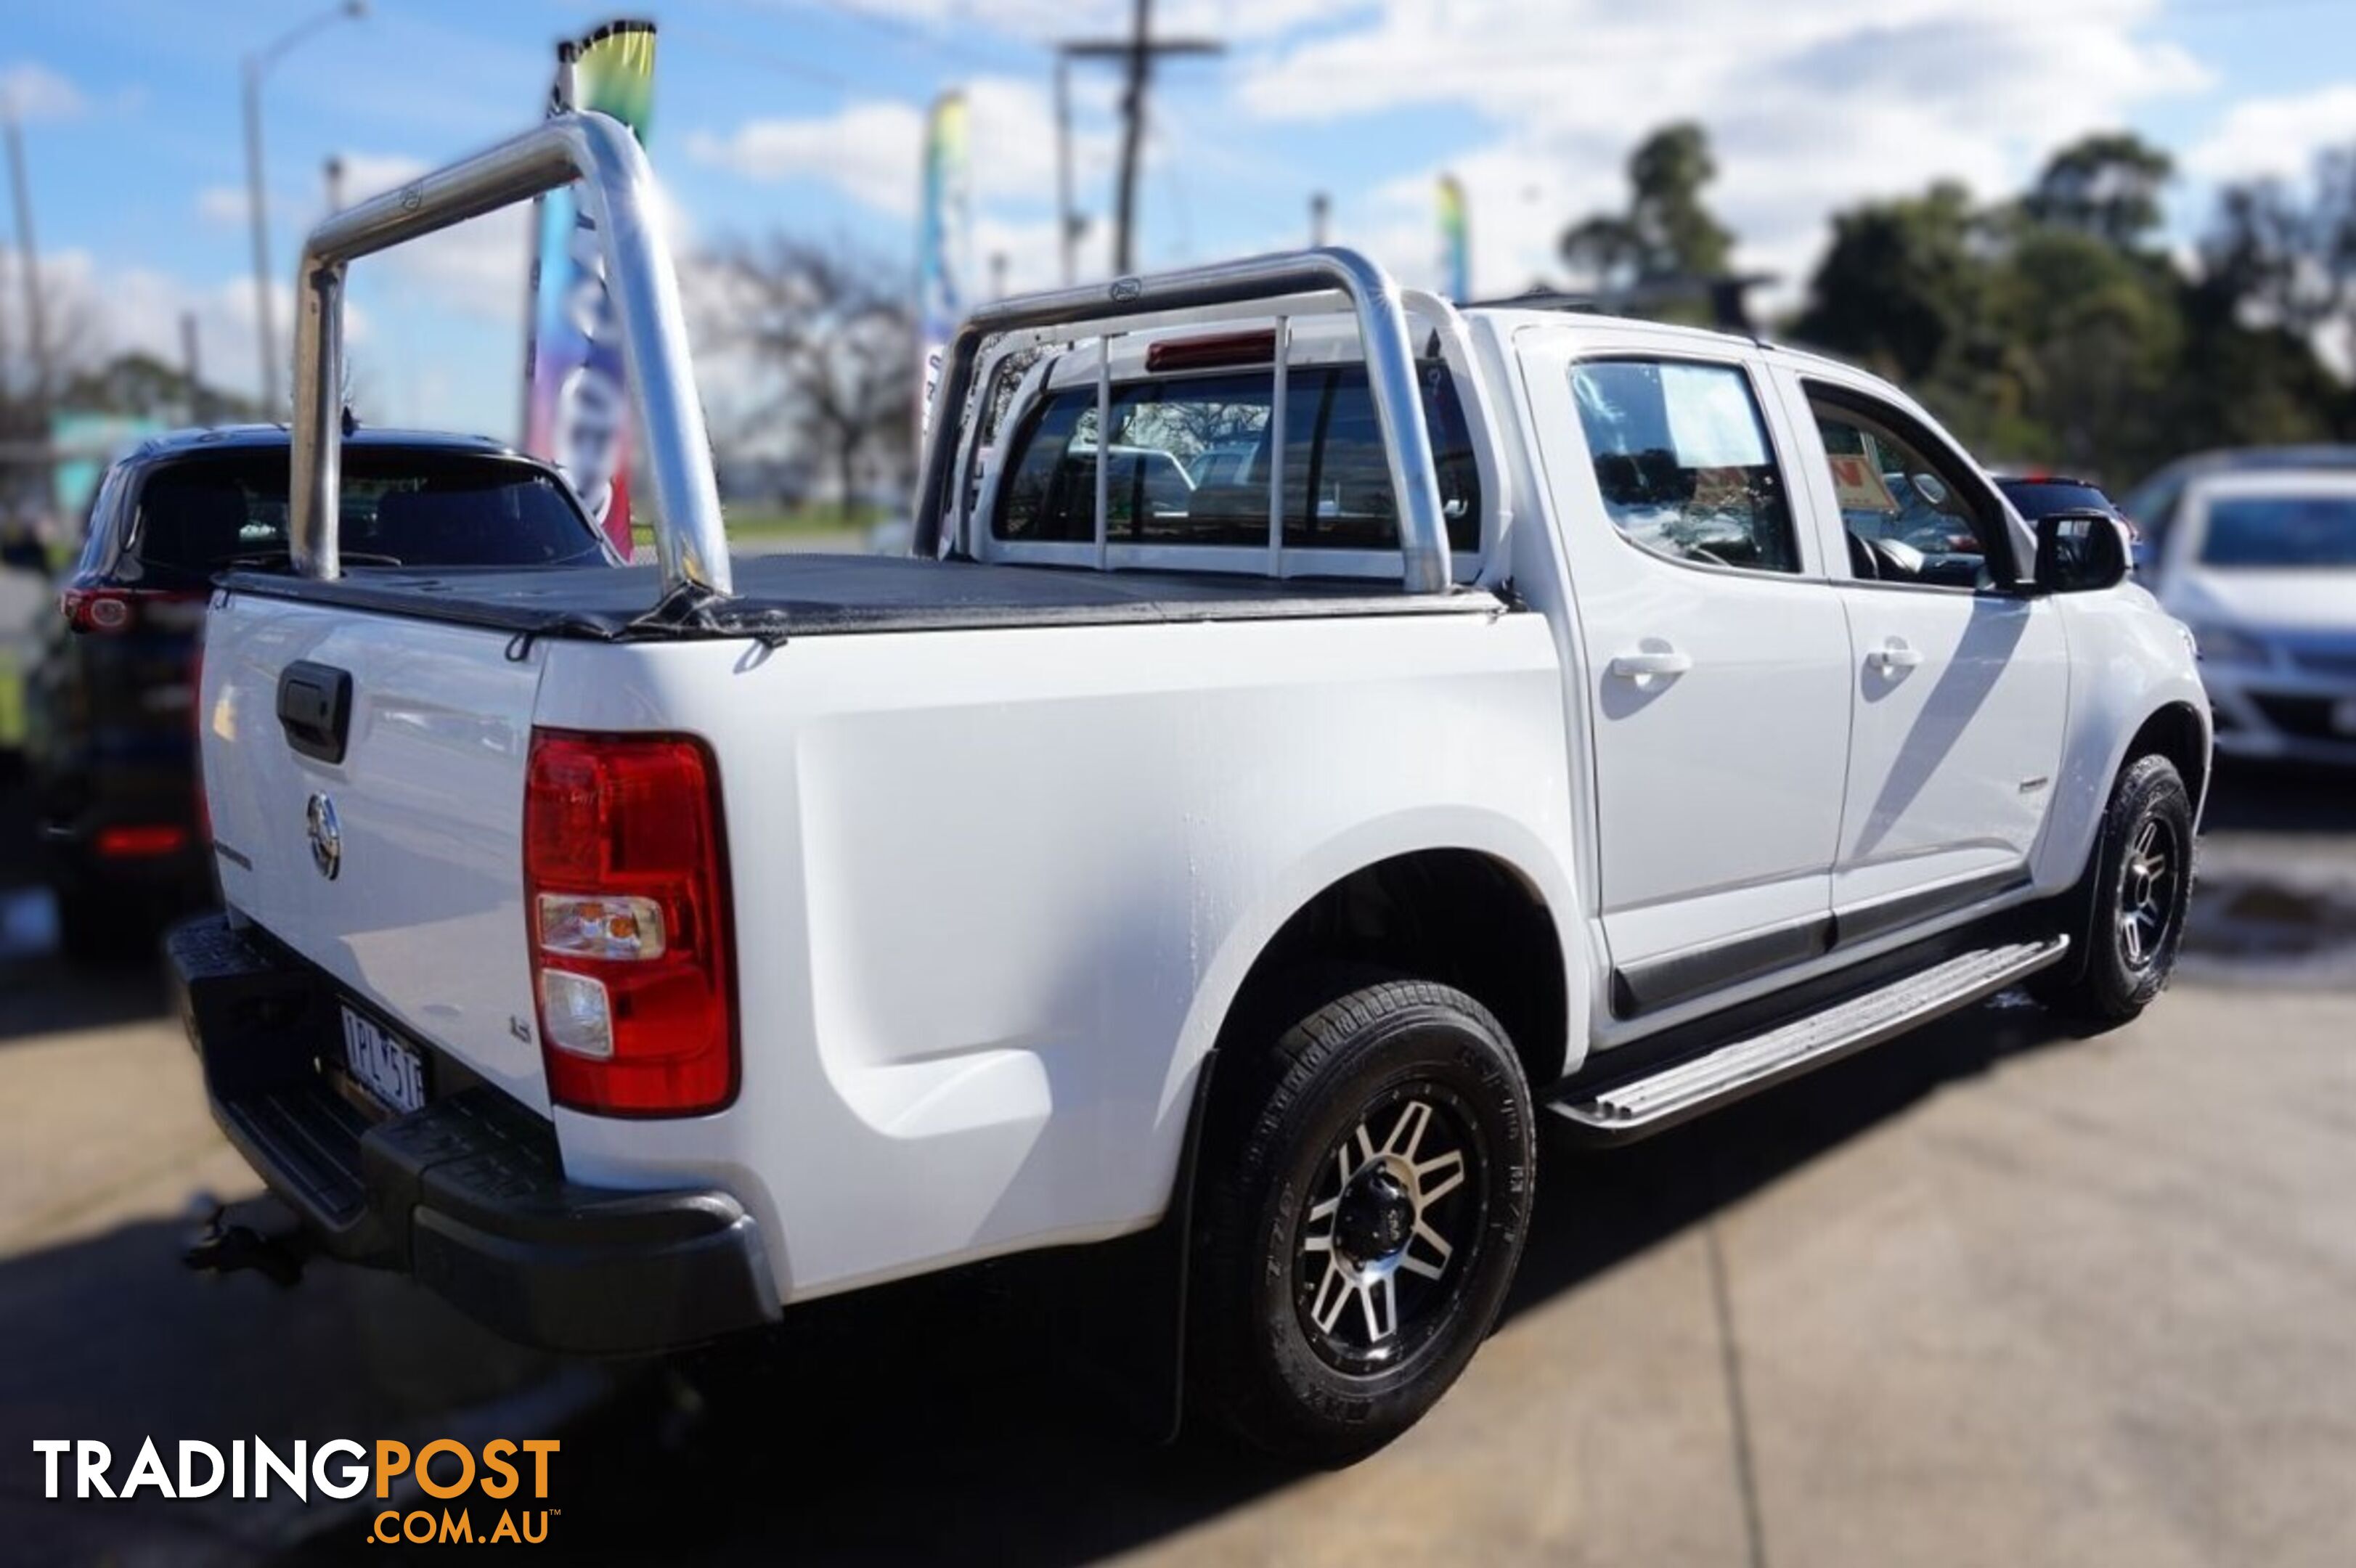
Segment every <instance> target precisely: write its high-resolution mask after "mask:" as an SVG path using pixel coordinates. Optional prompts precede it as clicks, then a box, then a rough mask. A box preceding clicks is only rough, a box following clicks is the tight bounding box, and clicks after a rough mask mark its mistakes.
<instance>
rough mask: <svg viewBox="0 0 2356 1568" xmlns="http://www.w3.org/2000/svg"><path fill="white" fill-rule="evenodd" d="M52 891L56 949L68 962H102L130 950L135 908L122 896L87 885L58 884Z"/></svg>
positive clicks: (135, 916) (133, 931) (136, 919)
mask: <svg viewBox="0 0 2356 1568" xmlns="http://www.w3.org/2000/svg"><path fill="white" fill-rule="evenodd" d="M55 891H56V898H57V908H58V950H59V952H60V953H62V954H64V955H65V956H66V959H67V961H68V962H69V963H73V964H97V963H102V962H104V961H106V960H108V959H112V958H120V957H122V956H123V955H124V954H126V953H128V952H130V951H131V950H132V949H133V947H134V944H135V943H136V940H137V939H136V936H135V934H134V933H136V931H137V929H138V918H139V912H138V911H136V910H135V909H133V908H131V907H130V906H129V905H127V904H126V903H125V902H124V901H123V900H121V899H116V898H110V897H108V896H106V895H105V894H103V893H99V892H94V891H91V890H90V889H88V888H78V887H60V888H58V889H57V890H55Z"/></svg>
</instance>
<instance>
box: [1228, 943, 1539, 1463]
mask: <svg viewBox="0 0 2356 1568" xmlns="http://www.w3.org/2000/svg"><path fill="white" fill-rule="evenodd" d="M1329 994H1330V993H1329ZM1237 1055H1238V1056H1241V1055H1242V1053H1237ZM1220 1070H1221V1072H1223V1073H1225V1072H1231V1071H1232V1072H1234V1078H1233V1079H1232V1080H1231V1081H1230V1083H1228V1084H1227V1085H1226V1088H1225V1090H1224V1091H1222V1090H1221V1089H1220V1088H1219V1087H1218V1086H1217V1085H1215V1089H1214V1092H1215V1095H1216V1099H1215V1104H1214V1117H1215V1119H1214V1121H1213V1123H1212V1125H1211V1127H1210V1129H1209V1132H1210V1137H1209V1141H1208V1143H1207V1145H1206V1147H1205V1164H1204V1170H1205V1186H1204V1190H1203V1204H1202V1208H1201V1210H1200V1211H1199V1212H1200V1217H1201V1226H1200V1229H1199V1232H1198V1234H1197V1237H1196V1249H1197V1251H1196V1267H1197V1273H1196V1279H1197V1289H1196V1290H1195V1292H1194V1300H1193V1303H1192V1306H1193V1317H1194V1336H1193V1342H1194V1347H1195V1349H1194V1359H1193V1364H1192V1371H1191V1373H1190V1377H1189V1384H1190V1389H1191V1391H1192V1393H1193V1396H1194V1400H1195V1402H1196V1403H1198V1405H1200V1406H1203V1407H1206V1413H1210V1414H1212V1415H1214V1416H1215V1418H1216V1419H1218V1420H1219V1421H1220V1422H1222V1423H1223V1424H1225V1425H1226V1427H1227V1428H1228V1429H1229V1430H1230V1431H1231V1432H1233V1433H1235V1434H1236V1435H1238V1436H1240V1437H1241V1438H1243V1439H1244V1440H1245V1441H1246V1442H1248V1443H1249V1444H1251V1445H1254V1446H1256V1447H1258V1448H1262V1449H1265V1450H1268V1451H1270V1452H1273V1453H1278V1454H1281V1455H1285V1456H1290V1457H1296V1458H1304V1459H1310V1460H1313V1461H1318V1462H1322V1463H1329V1464H1331V1463H1340V1462H1343V1461H1344V1460H1347V1459H1351V1458H1354V1457H1356V1456H1359V1455H1362V1454H1365V1453H1367V1452H1370V1451H1371V1450H1373V1449H1375V1448H1377V1447H1380V1446H1381V1445H1383V1444H1385V1443H1387V1442H1389V1441H1390V1440H1391V1439H1392V1438H1393V1437H1396V1436H1397V1435H1398V1434H1400V1433H1401V1432H1404V1431H1406V1430H1407V1428H1408V1427H1409V1426H1410V1425H1412V1424H1414V1423H1415V1422H1416V1421H1417V1420H1418V1419H1419V1417H1420V1416H1421V1415H1422V1414H1423V1413H1424V1412H1425V1411H1427V1410H1429V1409H1430V1407H1431V1405H1432V1404H1433V1403H1435V1402H1436V1401H1437V1400H1438V1399H1439V1398H1440V1395H1441V1394H1443V1393H1445V1392H1447V1391H1448V1388H1449V1386H1450V1385H1451V1383H1453V1382H1454V1381H1456V1377H1457V1374H1458V1373H1460V1372H1462V1371H1463V1370H1464V1366H1465V1363H1466V1362H1467V1361H1469V1360H1472V1352H1473V1351H1474V1350H1475V1349H1478V1348H1479V1346H1480V1343H1481V1340H1482V1339H1483V1337H1484V1336H1485V1335H1486V1334H1487V1333H1488V1331H1489V1328H1490V1326H1491V1325H1492V1324H1493V1323H1494V1321H1495V1320H1496V1316H1497V1309H1498V1307H1499V1306H1500V1304H1501V1303H1502V1302H1503V1301H1504V1299H1505V1289H1506V1287H1507V1285H1510V1284H1511V1283H1512V1281H1513V1276H1514V1268H1515V1264H1516V1263H1517V1262H1518V1261H1519V1259H1520V1256H1521V1250H1522V1242H1523V1238H1524V1235H1525V1233H1526V1231H1527V1228H1528V1219H1529V1205H1530V1192H1531V1185H1532V1181H1531V1177H1532V1170H1533V1167H1534V1164H1535V1152H1534V1147H1533V1141H1532V1140H1533V1135H1532V1129H1531V1113H1530V1096H1529V1088H1528V1085H1527V1083H1526V1082H1525V1081H1524V1077H1523V1073H1522V1069H1521V1063H1520V1061H1519V1060H1518V1059H1517V1058H1516V1057H1515V1054H1514V1051H1513V1048H1512V1045H1511V1044H1510V1043H1509V1042H1508V1041H1507V1040H1506V1038H1505V1031H1504V1030H1503V1029H1501V1028H1499V1027H1498V1024H1497V1021H1496V1019H1494V1018H1492V1017H1491V1016H1490V1014H1489V1012H1488V1009H1486V1008H1483V1007H1482V1006H1481V1004H1480V1003H1478V1002H1476V1001H1474V1000H1473V999H1472V997H1468V996H1466V995H1465V994H1464V993H1462V991H1458V990H1454V989H1452V988H1451V987H1446V986H1440V985H1435V984H1432V983H1430V982H1428V981H1420V980H1386V981H1382V982H1380V983H1377V984H1373V985H1362V986H1360V987H1357V988H1355V989H1353V990H1350V991H1348V992H1347V993H1346V994H1344V995H1342V996H1340V997H1337V998H1336V999H1334V1000H1333V1001H1330V1002H1327V1003H1325V1004H1324V1005H1323V1006H1322V1007H1319V1008H1315V1010H1313V1011H1310V1012H1308V1013H1306V1015H1305V1016H1301V1017H1299V1018H1297V1019H1294V1020H1293V1021H1291V1022H1290V1027H1287V1028H1284V1029H1283V1030H1282V1032H1281V1034H1280V1036H1279V1037H1278V1039H1277V1040H1275V1042H1274V1043H1273V1045H1272V1046H1269V1047H1266V1048H1264V1049H1261V1050H1259V1051H1255V1052H1254V1053H1253V1054H1250V1055H1248V1056H1243V1057H1242V1060H1240V1061H1238V1060H1237V1059H1236V1057H1235V1056H1223V1059H1222V1062H1221V1069H1220Z"/></svg>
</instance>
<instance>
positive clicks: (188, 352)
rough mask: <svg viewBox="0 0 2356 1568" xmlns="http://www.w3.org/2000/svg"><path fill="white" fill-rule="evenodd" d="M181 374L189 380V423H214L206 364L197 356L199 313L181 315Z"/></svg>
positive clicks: (182, 313) (186, 311)
mask: <svg viewBox="0 0 2356 1568" xmlns="http://www.w3.org/2000/svg"><path fill="white" fill-rule="evenodd" d="M180 374H182V375H183V376H186V377H187V379H188V422H189V423H190V424H210V423H212V422H213V418H212V414H213V411H212V400H211V399H210V398H208V397H206V396H205V368H204V362H203V360H201V359H200V358H198V355H197V313H196V312H195V311H192V310H184V311H182V312H181V313H180Z"/></svg>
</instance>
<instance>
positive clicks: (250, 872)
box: [199, 593, 548, 1111]
mask: <svg viewBox="0 0 2356 1568" xmlns="http://www.w3.org/2000/svg"><path fill="white" fill-rule="evenodd" d="M540 674H541V652H540V650H539V649H537V648H534V647H530V646H524V645H519V644H518V643H517V641H516V640H515V639H513V638H512V637H511V636H510V635H509V634H506V633H502V632H498V631H493V630H486V629H483V628H480V627H470V626H460V625H450V624H440V623H435V622H431V621H425V620H420V619H412V618H405V617H393V616H384V615H372V614H368V613H359V612H355V611H353V610H350V609H348V608H339V607H332V606H326V605H318V604H305V603H295V602H294V601H291V600H284V599H273V598H270V597H267V596H265V595H257V594H252V593H236V594H232V595H230V596H229V597H228V598H227V599H226V601H223V602H217V603H216V604H215V607H214V608H213V610H212V612H211V614H210V616H209V620H208V622H207V624H206V645H205V658H204V684H203V689H202V692H201V695H200V698H199V701H200V703H201V709H200V712H201V714H202V723H201V745H202V749H203V763H204V780H205V791H206V796H207V799H208V801H209V804H210V807H211V814H212V832H213V841H214V846H215V859H216V861H217V863H218V865H219V867H220V879H221V891H222V895H223V897H224V898H225V900H226V901H227V902H228V903H229V905H230V908H231V909H234V910H237V911H239V912H242V913H243V914H245V915H247V916H248V917H250V918H251V919H252V920H253V921H254V922H255V923H257V924H259V925H261V926H262V928H263V929H264V930H265V931H267V932H268V933H270V934H271V935H272V936H273V937H275V938H276V939H277V940H278V941H279V942H281V943H283V944H285V945H286V946H288V947H290V948H292V949H294V950H295V952H297V953H299V954H301V955H303V956H304V957H305V958H308V959H309V960H311V961H312V962H313V963H315V964H316V965H319V966H320V967H321V968H322V969H324V970H326V971H327V974H328V975H329V976H333V977H334V979H336V980H337V982H338V983H340V984H341V985H342V986H344V987H348V989H349V990H350V991H351V993H352V994H353V995H354V996H355V997H358V998H359V999H360V1000H362V1001H363V1002H365V1003H367V1004H369V1005H370V1006H372V1007H373V1008H375V1009H376V1010H377V1011H378V1012H380V1013H381V1014H383V1015H385V1017H386V1018H387V1019H390V1020H391V1021H392V1022H393V1023H395V1024H397V1025H399V1026H400V1027H401V1028H402V1029H406V1030H407V1031H409V1033H410V1034H411V1035H412V1036H413V1037H414V1039H416V1040H418V1041H419V1042H421V1043H423V1044H426V1045H429V1046H433V1047H436V1048H438V1049H440V1050H441V1051H445V1052H447V1053H448V1054H449V1055H451V1056H454V1057H455V1058H457V1059H458V1060H459V1061H463V1062H464V1063H465V1064H466V1066H467V1067H468V1068H470V1069H472V1070H473V1071H474V1072H477V1073H479V1074H480V1075H481V1076H482V1077H484V1078H485V1079H487V1080H488V1081H489V1082H491V1083H495V1084H497V1085H498V1087H500V1088H501V1089H504V1090H505V1091H507V1092H508V1093H510V1094H512V1095H514V1096H515V1097H516V1098H517V1099H519V1100H520V1101H522V1102H523V1103H524V1104H528V1105H530V1106H533V1107H534V1108H536V1109H539V1110H542V1111H545V1110H546V1109H547V1106H548V1091H547V1086H546V1082H545V1079H544V1076H543V1074H542V1072H541V1059H540V1048H539V1046H538V1044H537V1031H536V1029H535V1026H534V1021H533V1020H534V1012H533V1005H532V995H531V973H530V953H529V950H528V948H527V946H526V941H525V927H524V914H523V864H522V859H523V852H522V824H523V795H524V770H525V766H526V763H527V760H528V757H529V753H530V741H531V716H532V704H533V700H534V698H535V695H536V693H537V691H538V688H539V684H540ZM337 709H341V711H340V714H338V713H337ZM338 727H340V730H341V745H340V753H341V754H340V756H337V751H338V747H337V743H336V734H335V731H337V728H338Z"/></svg>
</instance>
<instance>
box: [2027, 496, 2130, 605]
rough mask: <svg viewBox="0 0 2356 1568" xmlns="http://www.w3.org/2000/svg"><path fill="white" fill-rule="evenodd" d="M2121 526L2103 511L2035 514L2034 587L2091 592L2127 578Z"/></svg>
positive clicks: (2127, 565)
mask: <svg viewBox="0 0 2356 1568" xmlns="http://www.w3.org/2000/svg"><path fill="white" fill-rule="evenodd" d="M2129 564H2130V563H2129V561H2128V560H2127V536H2126V528H2124V527H2122V526H2121V524H2120V522H2119V520H2118V519H2117V518H2116V517H2112V516H2111V515H2110V514H2109V513H2108V512H2098V511H2094V510H2093V509H2091V508H2085V509H2080V510H2073V511H2067V512H2052V513H2049V514H2047V515H2046V516H2044V517H2040V518H2038V519H2037V588H2038V591H2039V592H2042V593H2093V592H2098V591H2100V590H2102V589H2104V588H2116V587H2117V586H2118V585H2119V584H2120V583H2122V582H2125V581H2126V579H2127V571H2128V567H2129Z"/></svg>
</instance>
